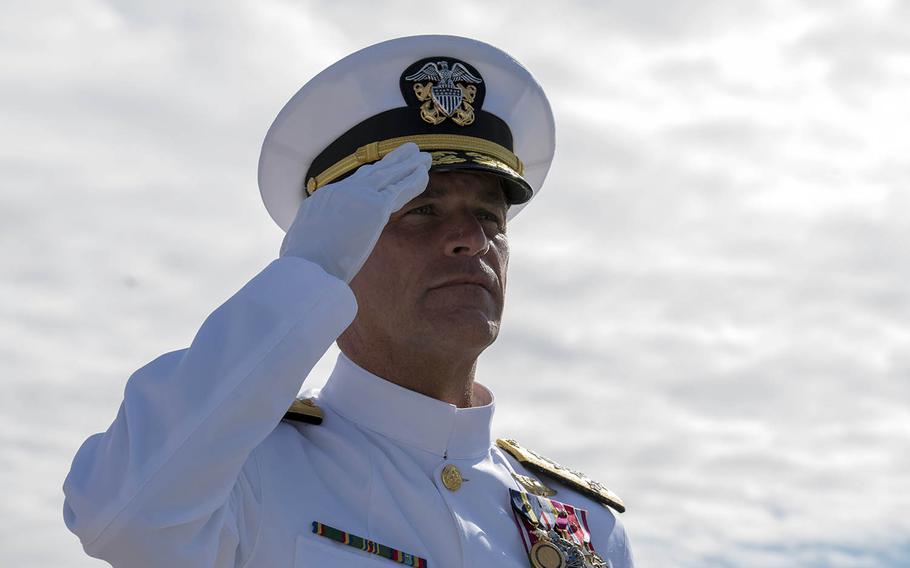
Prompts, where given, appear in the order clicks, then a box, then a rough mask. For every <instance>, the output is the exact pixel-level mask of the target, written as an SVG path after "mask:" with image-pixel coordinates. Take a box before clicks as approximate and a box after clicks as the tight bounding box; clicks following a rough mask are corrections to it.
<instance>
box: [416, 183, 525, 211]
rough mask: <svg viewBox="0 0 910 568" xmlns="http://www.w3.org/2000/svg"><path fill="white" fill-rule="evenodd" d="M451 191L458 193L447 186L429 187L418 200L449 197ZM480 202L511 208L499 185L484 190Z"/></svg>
mask: <svg viewBox="0 0 910 568" xmlns="http://www.w3.org/2000/svg"><path fill="white" fill-rule="evenodd" d="M450 191H457V190H453V189H452V188H449V187H445V186H442V187H440V186H438V185H437V186H429V187H427V189H426V190H425V191H424V192H423V193H421V194H420V195H418V196H417V198H418V199H419V198H422V197H425V198H435V197H443V196H445V195H448V193H449V192H450ZM480 200H481V201H483V202H484V203H487V204H489V205H495V206H502V207H505V208H506V209H508V207H509V203H508V201H506V198H505V193H504V191H503V189H502V187H501V186H499V185H498V184H497V186H496V187H487V188H484V191H483V192H481V194H480Z"/></svg>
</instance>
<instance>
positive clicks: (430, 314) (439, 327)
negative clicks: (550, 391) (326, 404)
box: [346, 172, 509, 354]
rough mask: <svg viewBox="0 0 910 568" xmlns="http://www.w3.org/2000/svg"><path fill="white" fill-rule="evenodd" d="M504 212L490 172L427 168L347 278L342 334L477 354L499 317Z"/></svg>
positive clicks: (376, 343)
mask: <svg viewBox="0 0 910 568" xmlns="http://www.w3.org/2000/svg"><path fill="white" fill-rule="evenodd" d="M507 209H508V206H507V204H506V202H505V197H504V195H503V191H502V188H501V186H500V183H499V180H498V178H496V177H495V176H492V175H490V174H482V173H462V172H441V173H440V172H431V173H430V182H429V185H428V186H427V189H426V191H424V193H422V194H421V195H419V196H418V197H416V198H415V199H413V200H411V201H410V202H409V203H407V204H406V205H405V206H404V207H402V208H401V210H399V211H397V212H395V213H393V214H392V216H391V218H390V219H389V222H388V224H387V225H386V227H385V229H384V230H383V232H382V235H381V236H380V238H379V241H378V242H377V244H376V247H375V248H374V249H373V252H372V254H371V255H370V257H369V259H368V260H367V261H366V263H365V264H364V266H363V268H362V269H361V270H360V272H359V273H358V274H357V276H356V277H355V278H354V279H353V281H352V282H351V288H352V289H353V291H354V294H355V296H356V297H357V303H358V306H359V309H358V313H357V318H356V319H355V321H354V323H353V324H352V325H351V327H350V328H349V330H348V332H346V333H353V334H356V335H357V336H358V339H359V340H361V341H364V342H366V343H367V344H368V345H371V346H373V347H374V348H378V349H382V348H383V346H384V345H387V346H391V347H399V348H401V347H407V348H414V349H418V350H421V349H429V350H439V349H454V350H458V352H459V353H461V354H471V353H476V354H479V353H480V352H481V351H483V349H484V348H486V347H487V346H488V345H490V344H491V343H492V342H493V341H494V340H495V339H496V336H497V334H498V333H499V323H500V318H501V316H502V307H503V299H504V294H505V284H506V268H507V266H508V262H509V243H508V239H507V237H506V233H505V225H506V212H507Z"/></svg>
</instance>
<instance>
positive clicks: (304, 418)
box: [283, 398, 323, 424]
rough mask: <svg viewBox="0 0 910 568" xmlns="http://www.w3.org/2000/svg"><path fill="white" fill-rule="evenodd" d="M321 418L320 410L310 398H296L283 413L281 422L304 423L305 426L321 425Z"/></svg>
mask: <svg viewBox="0 0 910 568" xmlns="http://www.w3.org/2000/svg"><path fill="white" fill-rule="evenodd" d="M322 418H323V415H322V409H321V408H319V407H318V406H316V403H315V402H313V399H312V398H298V399H297V400H295V401H294V402H293V403H292V404H291V407H290V408H288V410H287V412H285V413H284V418H283V420H288V421H291V422H305V423H306V424H322Z"/></svg>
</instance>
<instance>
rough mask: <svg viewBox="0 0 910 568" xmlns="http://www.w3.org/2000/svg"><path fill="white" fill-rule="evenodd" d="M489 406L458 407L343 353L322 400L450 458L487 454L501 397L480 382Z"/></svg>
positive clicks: (380, 430) (389, 435)
mask: <svg viewBox="0 0 910 568" xmlns="http://www.w3.org/2000/svg"><path fill="white" fill-rule="evenodd" d="M474 392H475V395H476V398H478V399H481V400H484V399H485V400H487V401H489V402H488V404H485V405H483V406H473V407H470V408H458V407H457V406H455V405H454V404H449V403H447V402H443V401H441V400H437V399H435V398H431V397H428V396H426V395H422V394H420V393H418V392H415V391H412V390H409V389H406V388H404V387H401V386H399V385H397V384H395V383H392V382H390V381H387V380H385V379H383V378H381V377H378V376H376V375H374V374H372V373H370V372H369V371H367V370H365V369H363V368H362V367H360V366H358V365H357V364H356V363H354V362H353V361H351V360H350V359H348V358H347V357H346V356H345V355H344V353H340V354H339V355H338V360H337V361H336V362H335V369H334V370H333V371H332V374H331V376H330V377H329V380H328V382H326V385H325V386H324V387H323V388H322V392H321V394H320V396H319V403H320V404H325V405H326V406H328V407H329V408H331V409H332V410H333V411H335V412H337V413H338V414H340V415H341V416H343V417H345V418H347V419H348V420H350V421H351V422H354V423H356V424H358V425H360V426H362V427H364V428H367V429H369V430H372V431H374V432H377V433H379V434H382V435H383V436H386V437H387V438H391V439H392V440H394V441H396V442H399V443H401V444H405V445H409V446H413V447H417V448H419V449H421V450H424V451H427V452H430V453H433V454H436V455H438V456H441V457H446V458H448V459H467V458H474V457H478V456H481V455H484V454H485V453H486V452H487V451H489V449H490V443H491V441H492V438H491V435H490V429H491V426H492V422H493V411H494V409H495V406H496V404H495V401H494V400H493V395H492V393H490V391H489V390H488V389H487V388H486V387H484V386H483V385H480V384H478V383H476V382H475V383H474Z"/></svg>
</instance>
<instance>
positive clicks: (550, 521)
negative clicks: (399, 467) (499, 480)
mask: <svg viewBox="0 0 910 568" xmlns="http://www.w3.org/2000/svg"><path fill="white" fill-rule="evenodd" d="M509 492H510V494H511V498H512V499H511V500H512V512H513V514H514V515H515V520H516V522H517V523H518V527H519V530H520V532H521V536H522V541H523V542H524V544H525V550H527V551H528V559H529V560H530V562H531V566H532V568H606V567H607V563H606V562H605V561H604V559H603V558H601V556H600V555H599V554H597V552H595V551H594V547H593V546H592V545H591V533H590V530H589V529H588V521H587V511H585V510H584V509H580V508H578V507H573V506H572V505H569V504H566V503H561V502H559V501H555V500H553V499H549V498H547V497H543V496H540V495H532V494H528V493H522V492H520V491H516V490H514V489H510V490H509Z"/></svg>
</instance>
